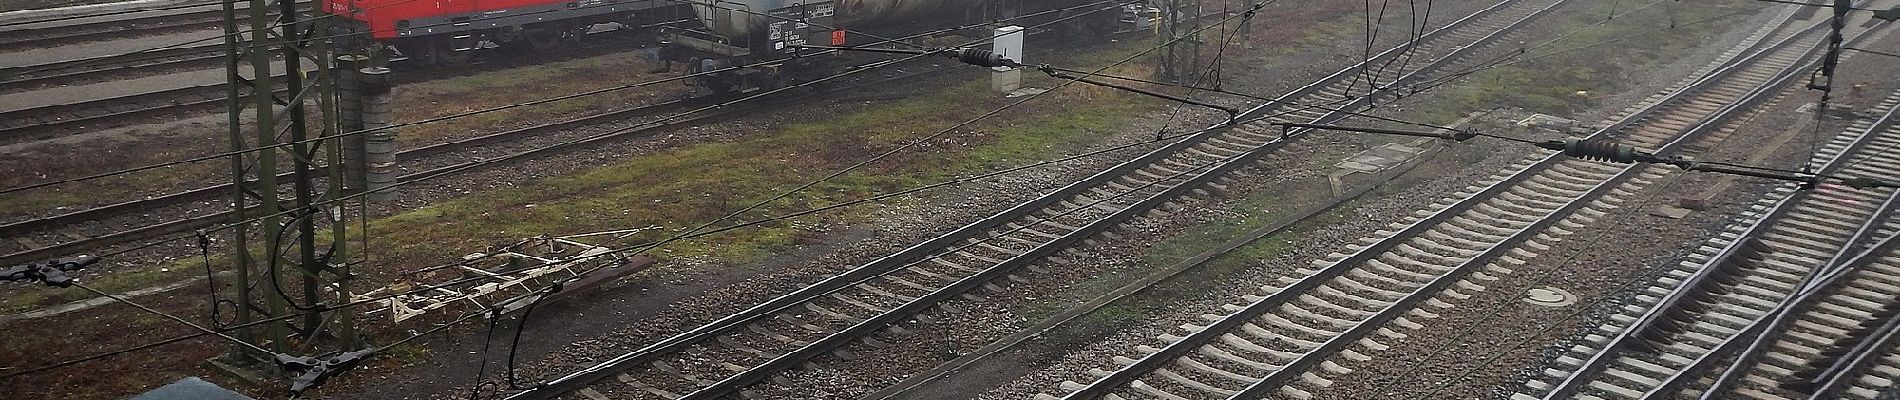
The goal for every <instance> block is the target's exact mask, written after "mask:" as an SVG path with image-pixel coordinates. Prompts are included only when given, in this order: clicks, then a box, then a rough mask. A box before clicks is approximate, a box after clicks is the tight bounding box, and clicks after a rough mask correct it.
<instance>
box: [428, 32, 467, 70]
mask: <svg viewBox="0 0 1900 400" xmlns="http://www.w3.org/2000/svg"><path fill="white" fill-rule="evenodd" d="M432 42H434V46H433V47H434V48H433V49H432V50H434V51H431V53H434V55H435V63H436V64H437V65H442V66H450V67H452V66H457V65H466V64H468V62H469V60H471V59H474V58H475V45H476V44H477V42H473V41H472V40H469V42H470V43H456V42H458V40H455V39H452V38H446V37H445V38H441V39H437V40H433V41H432Z"/></svg>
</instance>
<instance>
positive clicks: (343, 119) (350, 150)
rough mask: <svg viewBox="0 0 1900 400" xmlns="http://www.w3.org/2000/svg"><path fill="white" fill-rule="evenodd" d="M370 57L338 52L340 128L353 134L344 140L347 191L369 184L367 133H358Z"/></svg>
mask: <svg viewBox="0 0 1900 400" xmlns="http://www.w3.org/2000/svg"><path fill="white" fill-rule="evenodd" d="M368 62H369V57H366V56H362V55H357V54H344V55H339V56H336V67H335V68H331V69H330V70H331V71H336V78H335V79H336V86H335V87H336V97H337V131H338V132H340V133H343V134H349V135H347V136H344V137H343V138H342V140H343V181H344V182H343V189H344V191H345V193H350V194H355V193H362V192H363V188H364V187H367V186H368V181H367V180H366V178H365V175H364V174H365V173H366V171H368V169H367V168H366V167H365V165H367V164H365V163H364V161H363V157H364V153H363V135H362V134H354V133H355V132H356V131H360V130H363V97H362V95H361V93H362V87H361V85H362V79H361V77H360V75H361V74H362V71H361V69H362V68H363V67H364V66H366V65H368V64H367V63H368Z"/></svg>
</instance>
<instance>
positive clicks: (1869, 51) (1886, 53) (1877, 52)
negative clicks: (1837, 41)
mask: <svg viewBox="0 0 1900 400" xmlns="http://www.w3.org/2000/svg"><path fill="white" fill-rule="evenodd" d="M1841 50H1853V51H1858V52H1862V53H1867V54H1873V55H1877V56H1886V57H1894V58H1900V54H1894V53H1888V52H1884V51H1878V50H1867V49H1862V48H1855V47H1846V46H1842V47H1841Z"/></svg>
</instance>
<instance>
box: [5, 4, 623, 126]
mask: <svg viewBox="0 0 1900 400" xmlns="http://www.w3.org/2000/svg"><path fill="white" fill-rule="evenodd" d="M608 35H611V36H608ZM590 36H603V37H602V38H600V39H601V40H597V41H596V42H599V43H597V44H591V45H587V46H583V47H580V48H572V49H568V50H566V51H561V52H560V53H559V54H555V55H551V56H550V55H547V54H541V55H539V56H538V57H509V58H506V59H502V60H485V61H484V62H479V63H473V64H469V65H463V66H455V67H441V68H428V69H424V68H421V67H418V66H413V65H410V64H409V63H407V62H406V61H404V60H394V61H392V62H391V66H392V68H397V69H402V70H404V71H405V72H416V73H404V74H403V75H402V76H401V77H400V78H399V79H400V81H399V82H398V84H415V83H420V82H427V81H431V80H436V79H441V78H446V77H454V76H461V75H465V74H470V73H476V72H483V71H495V70H503V69H507V68H513V67H519V66H524V65H533V64H543V63H548V62H554V61H564V60H571V59H576V58H584V57H593V56H602V55H607V54H612V53H615V52H623V51H627V50H630V49H637V48H641V47H643V46H645V45H647V44H648V43H649V41H648V40H646V39H645V38H641V37H638V36H637V35H630V34H626V33H625V32H621V31H605V32H597V33H594V34H592V35H590ZM222 56H223V47H222V45H211V46H202V47H186V48H177V49H167V50H160V51H154V52H149V53H139V54H133V55H128V56H106V57H97V58H89V59H81V60H73V61H61V62H57V63H50V64H45V65H44V66H31V67H16V68H8V69H6V70H0V76H5V75H4V73H5V72H7V71H10V70H15V69H23V70H21V72H33V74H27V75H25V76H23V77H22V78H20V79H11V80H0V93H8V92H9V91H24V90H30V88H38V87H45V86H50V85H59V84H65V83H70V82H76V81H87V82H91V81H100V80H110V79H114V78H125V77H127V76H128V74H131V75H140V76H144V75H145V74H149V73H155V72H176V71H178V70H181V69H182V70H203V68H206V67H209V66H214V65H215V66H220V68H221V66H222V65H223V61H221V57H222ZM115 68H116V69H115ZM225 86H226V85H225V84H224V83H212V84H203V85H192V86H187V87H179V88H173V89H166V90H159V91H152V92H144V93H135V94H129V95H123V96H116V97H110V98H103V99H97V100H90V101H84V102H79V103H73V104H49V105H44V106H39V107H33V108H25V109H19V110H13V111H6V112H0V145H5V144H13V143H23V142H30V141H35V140H45V139H49V138H55V137H61V136H66V135H71V134H73V133H74V132H85V131H87V130H98V129H105V128H114V127H121V126H128V125H135V124H139V123H146V122H149V121H151V120H153V119H164V118H182V117H188V116H193V115H203V114H207V113H215V112H221V111H223V110H224V107H225V104H224V99H225V96H226V93H225Z"/></svg>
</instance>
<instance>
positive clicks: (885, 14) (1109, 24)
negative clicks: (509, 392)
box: [662, 0, 1146, 93]
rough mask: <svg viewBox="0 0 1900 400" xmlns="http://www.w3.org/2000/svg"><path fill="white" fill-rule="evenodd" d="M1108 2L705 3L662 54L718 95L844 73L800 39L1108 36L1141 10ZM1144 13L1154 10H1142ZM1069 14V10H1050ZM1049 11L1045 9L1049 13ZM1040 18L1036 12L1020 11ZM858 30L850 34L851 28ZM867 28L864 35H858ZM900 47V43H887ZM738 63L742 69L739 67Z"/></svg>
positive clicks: (836, 60)
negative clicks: (948, 34)
mask: <svg viewBox="0 0 1900 400" xmlns="http://www.w3.org/2000/svg"><path fill="white" fill-rule="evenodd" d="M1122 3H1127V2H1110V1H1101V0H710V1H707V0H697V1H696V3H695V4H694V5H693V7H692V12H693V13H694V15H696V16H697V18H698V19H699V22H700V23H699V24H696V25H689V26H692V27H691V28H667V29H663V30H662V32H663V33H662V36H663V37H664V38H665V40H666V42H667V43H668V45H667V46H668V47H667V49H666V50H665V51H663V52H662V54H663V55H662V57H666V58H668V59H670V60H673V61H680V62H684V63H686V65H687V69H688V71H687V72H693V73H698V72H702V71H720V72H717V73H712V74H707V75H702V76H699V77H697V78H695V80H694V84H696V85H698V86H700V87H701V88H703V89H705V90H708V91H711V92H715V93H734V92H750V91H756V90H761V89H770V88H775V87H780V86H782V85H784V84H786V83H789V82H797V81H801V80H802V79H804V78H812V77H816V76H823V75H827V74H831V73H834V72H836V71H837V70H838V69H839V65H838V64H840V63H841V60H843V59H846V58H847V56H845V55H844V54H834V55H829V56H815V57H814V56H809V55H811V54H812V53H815V51H813V50H810V49H800V48H798V47H797V46H795V45H824V46H859V45H867V44H876V43H878V42H880V41H881V40H882V39H880V37H881V38H899V37H904V36H907V35H911V34H914V33H920V32H927V31H932V30H941V29H945V28H952V27H965V26H969V27H973V28H972V29H965V30H963V31H961V32H956V33H957V34H961V35H964V36H965V37H967V38H970V39H984V38H987V37H988V35H989V32H991V29H990V28H992V27H991V26H985V22H991V21H999V20H1007V21H1008V22H1007V23H1006V24H1007V25H1021V26H1035V25H1038V24H1042V23H1045V22H1050V21H1061V23H1060V24H1052V25H1050V26H1048V27H1044V28H1043V29H1045V30H1051V29H1053V30H1060V31H1063V32H1065V33H1067V35H1065V36H1067V37H1068V38H1070V39H1089V38H1106V37H1107V36H1108V35H1109V34H1111V33H1113V32H1115V31H1117V30H1119V29H1122V28H1123V26H1122V25H1125V24H1126V23H1125V22H1128V21H1134V18H1132V17H1129V16H1128V15H1129V14H1131V13H1132V12H1133V10H1135V9H1136V8H1132V7H1122V6H1118V4H1122ZM1140 9H1144V10H1145V9H1146V7H1141V8H1140ZM1053 10H1065V11H1061V12H1046V11H1053ZM1045 12H1046V13H1045ZM1028 15H1034V16H1035V17H1033V18H1019V16H1028ZM847 31H849V32H847ZM859 33H863V34H859ZM885 46H889V47H899V46H900V45H896V44H885ZM734 67H739V68H734Z"/></svg>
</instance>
